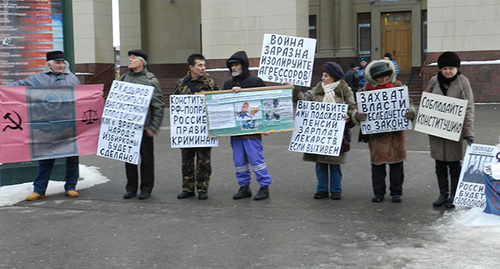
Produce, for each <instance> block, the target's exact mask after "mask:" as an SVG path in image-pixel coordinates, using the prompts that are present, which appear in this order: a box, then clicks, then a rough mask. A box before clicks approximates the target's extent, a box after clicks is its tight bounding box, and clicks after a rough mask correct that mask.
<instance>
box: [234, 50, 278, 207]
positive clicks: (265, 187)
mask: <svg viewBox="0 0 500 269" xmlns="http://www.w3.org/2000/svg"><path fill="white" fill-rule="evenodd" d="M226 64H227V68H229V71H230V72H231V76H232V77H233V78H232V79H230V80H228V81H226V82H225V83H224V89H225V90H230V89H232V90H233V91H234V92H235V93H237V92H239V91H240V90H241V89H242V88H254V87H265V86H266V84H265V83H264V81H262V79H260V78H258V77H254V76H251V75H250V71H249V69H248V67H249V62H248V57H247V54H246V53H245V52H244V51H237V52H236V53H234V54H233V56H231V58H229V59H228V60H227V62H226ZM264 134H269V133H264ZM261 138H262V137H261V135H260V134H254V135H241V136H232V137H231V147H232V148H233V161H234V166H235V168H236V178H238V184H239V185H240V189H239V190H238V192H237V193H236V194H235V195H234V196H233V199H242V198H246V197H250V196H252V191H251V190H250V167H249V163H250V165H252V168H253V171H254V173H255V176H256V178H257V181H258V182H259V185H260V189H259V192H258V193H257V195H255V197H254V200H263V199H266V198H268V197H269V185H270V184H271V176H269V173H268V172H267V166H266V162H265V160H264V156H263V148H262V141H261Z"/></svg>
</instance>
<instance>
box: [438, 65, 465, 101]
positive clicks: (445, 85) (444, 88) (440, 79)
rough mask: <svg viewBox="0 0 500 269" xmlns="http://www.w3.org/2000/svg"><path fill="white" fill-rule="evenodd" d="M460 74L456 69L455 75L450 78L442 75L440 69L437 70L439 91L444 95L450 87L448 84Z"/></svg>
mask: <svg viewBox="0 0 500 269" xmlns="http://www.w3.org/2000/svg"><path fill="white" fill-rule="evenodd" d="M458 76H460V71H457V73H456V74H455V76H453V77H452V78H446V77H445V76H443V73H441V71H439V72H438V82H439V88H441V91H443V95H446V93H447V92H448V88H449V87H450V84H451V83H452V82H453V81H454V80H455V79H457V78H458Z"/></svg>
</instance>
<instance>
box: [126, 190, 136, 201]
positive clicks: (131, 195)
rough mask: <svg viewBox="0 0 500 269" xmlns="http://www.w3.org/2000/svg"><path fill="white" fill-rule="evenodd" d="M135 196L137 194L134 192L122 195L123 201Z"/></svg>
mask: <svg viewBox="0 0 500 269" xmlns="http://www.w3.org/2000/svg"><path fill="white" fill-rule="evenodd" d="M136 196H137V193H136V192H133V191H128V192H127V193H125V194H124V195H123V199H130V198H134V197H136Z"/></svg>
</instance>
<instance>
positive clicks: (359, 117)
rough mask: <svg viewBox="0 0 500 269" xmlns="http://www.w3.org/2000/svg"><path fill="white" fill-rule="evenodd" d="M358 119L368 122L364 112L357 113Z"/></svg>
mask: <svg viewBox="0 0 500 269" xmlns="http://www.w3.org/2000/svg"><path fill="white" fill-rule="evenodd" d="M356 119H357V120H358V121H365V120H366V114H365V113H363V112H358V113H356Z"/></svg>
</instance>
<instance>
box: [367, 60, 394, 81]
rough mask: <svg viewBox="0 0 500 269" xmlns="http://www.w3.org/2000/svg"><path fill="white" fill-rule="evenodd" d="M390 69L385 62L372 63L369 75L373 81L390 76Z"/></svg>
mask: <svg viewBox="0 0 500 269" xmlns="http://www.w3.org/2000/svg"><path fill="white" fill-rule="evenodd" d="M392 72H393V70H392V68H391V67H390V66H389V64H388V63H386V62H382V61H381V62H378V63H374V64H373V65H372V66H371V68H370V75H371V76H372V78H373V79H377V78H381V77H385V76H390V75H392Z"/></svg>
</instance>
